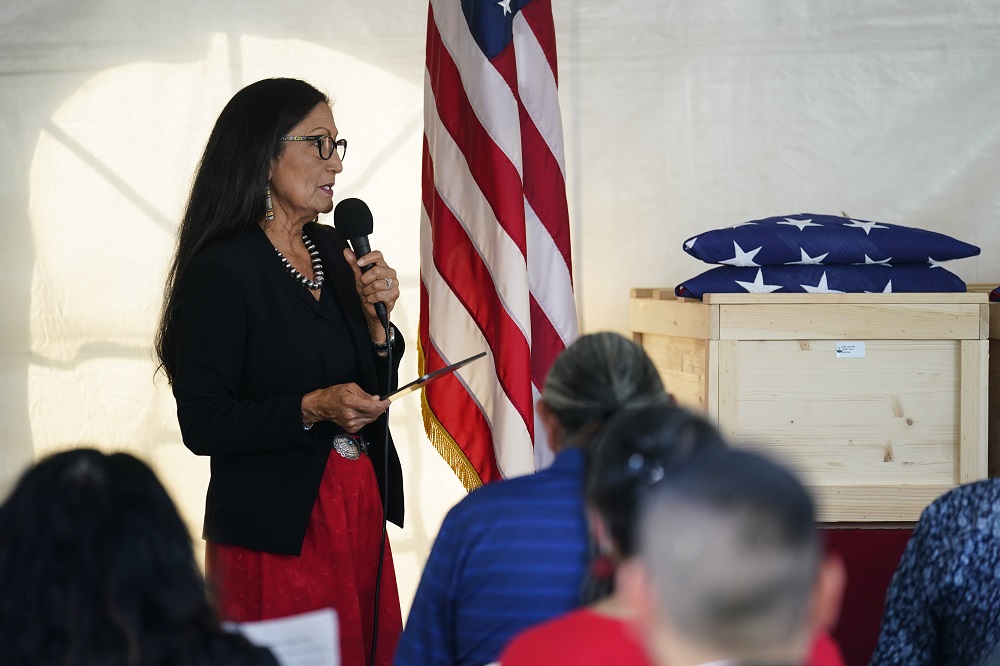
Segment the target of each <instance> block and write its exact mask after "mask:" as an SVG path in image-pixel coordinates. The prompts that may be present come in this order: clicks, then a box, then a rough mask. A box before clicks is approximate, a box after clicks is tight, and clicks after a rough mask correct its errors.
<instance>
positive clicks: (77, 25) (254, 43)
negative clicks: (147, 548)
mask: <svg viewBox="0 0 1000 666" xmlns="http://www.w3.org/2000/svg"><path fill="white" fill-rule="evenodd" d="M554 10H555V14H556V26H557V30H558V45H559V58H560V85H561V100H562V111H563V119H564V130H565V136H566V146H567V183H568V190H569V198H570V210H571V219H572V224H573V234H574V239H573V245H574V261H575V280H576V288H577V297H578V302H579V305H580V316H581V327H582V330H584V331H595V330H602V329H612V330H618V331H621V332H626V331H627V329H628V319H627V309H628V296H629V289H630V288H632V287H639V286H642V287H671V286H673V285H674V284H676V283H677V282H678V281H680V280H682V279H684V278H686V277H690V276H692V275H694V274H696V273H698V272H700V271H701V270H703V268H704V267H703V266H702V265H701V264H699V263H698V262H696V261H695V260H694V259H691V258H690V257H688V256H687V255H685V254H684V253H683V252H682V251H681V249H680V245H681V241H682V240H683V239H684V238H686V237H687V236H689V235H693V234H694V233H696V232H699V231H702V230H704V229H708V228H713V227H717V226H728V225H732V224H736V223H738V222H740V221H742V220H745V219H752V218H757V217H763V216H768V215H777V214H790V213H797V212H817V213H839V212H841V211H846V212H848V213H849V214H850V215H852V216H855V217H859V218H867V219H873V220H881V221H886V222H895V223H900V224H908V225H913V226H918V227H923V228H927V229H933V230H936V231H942V232H947V233H950V234H952V235H955V236H957V237H958V238H961V239H962V240H965V241H968V242H972V243H975V244H977V245H979V246H980V247H981V248H982V250H983V253H982V255H981V256H980V257H979V258H976V259H968V260H963V261H961V262H955V263H954V265H951V266H949V268H952V269H953V270H954V271H955V272H956V273H958V274H959V275H960V276H961V277H962V278H963V279H965V280H966V281H969V282H994V283H997V282H1000V269H997V268H996V267H995V259H994V257H995V256H996V255H997V252H998V251H1000V225H998V224H997V220H998V218H1000V188H998V187H997V186H996V178H997V174H1000V112H998V111H997V109H998V108H1000V85H998V84H997V82H998V81H1000V1H998V0H980V1H975V0H951V1H947V0H937V1H935V0H907V1H902V0H872V1H870V2H865V3H857V2H820V1H808V0H801V1H797V2H793V1H784V2H779V1H775V0H718V1H713V2H697V3H696V2H664V1H663V0H632V1H621V2H598V1H597V0H580V1H578V2H560V1H559V0H556V2H555V3H554ZM426 17H427V7H426V5H425V4H424V3H422V2H420V1H419V0H379V1H378V2H370V3H349V2H344V1H343V0H327V1H326V2H316V1H315V0H306V1H304V2H299V3H276V2H262V1H260V0H253V1H248V0H242V1H241V2H234V1H232V0H215V1H214V2H195V1H194V0H174V1H173V2H170V3H139V2H134V1H132V0H87V1H86V2H80V1H70V0H5V1H4V2H3V3H2V4H0V164H2V165H3V166H2V172H3V178H2V179H0V202H2V210H3V211H4V218H3V220H2V221H0V225H2V227H0V228H2V230H3V242H2V243H0V311H2V313H3V315H2V320H0V321H2V323H0V405H2V407H0V410H2V411H0V496H2V495H3V494H4V493H5V492H6V491H7V490H8V489H9V488H10V486H11V484H12V483H13V481H14V480H15V478H16V476H17V475H18V474H19V473H20V471H21V470H22V469H23V468H24V467H25V466H26V465H27V464H29V463H30V462H31V461H32V460H34V459H36V458H37V457H38V456H40V455H44V454H45V453H48V452H50V451H53V450H58V449H62V448H66V447H70V446H76V445H81V444H92V445H96V446H99V447H101V448H105V449H127V450H130V451H133V452H135V453H136V454H138V455H140V456H141V457H143V458H144V459H146V460H148V461H149V462H150V463H151V464H153V466H154V467H155V468H156V469H157V471H158V472H159V474H160V475H161V477H162V478H163V479H164V481H165V483H166V484H167V486H168V488H169V489H170V490H171V492H172V493H173V495H174V497H175V498H176V500H177V501H178V504H179V505H180V507H181V509H182V512H183V514H184V516H185V518H186V519H187V520H188V521H189V523H190V524H191V525H192V530H193V532H194V533H195V535H196V536H197V534H198V530H199V527H198V526H199V524H200V518H201V511H202V508H203V501H204V489H205V485H206V483H207V479H208V468H207V461H205V460H203V459H199V458H196V457H195V456H193V455H191V454H190V453H189V452H188V451H187V450H186V449H185V448H184V447H183V445H182V444H181V440H180V434H179V431H178V427H177V423H176V418H175V414H174V404H173V399H172V397H171V396H170V391H169V388H168V387H167V386H166V384H165V382H164V381H163V379H162V377H160V378H158V379H155V380H154V377H153V370H154V364H153V362H152V360H151V352H150V348H151V339H152V336H153V332H154V329H155V325H156V320H157V315H158V309H159V305H160V293H161V288H162V282H163V277H164V272H165V270H166V266H167V263H168V261H169V258H170V254H171V251H172V245H173V233H174V229H175V228H176V223H177V219H178V217H179V215H180V211H181V208H182V206H183V202H184V196H185V192H186V188H187V187H188V185H189V183H190V178H191V175H192V172H193V170H194V168H195V165H196V163H197V161H198V158H199V156H200V152H201V150H202V149H203V147H204V143H205V140H206V138H207V136H208V133H209V131H210V129H211V124H212V122H213V121H214V119H215V117H216V115H217V114H218V112H219V111H220V110H221V108H222V106H223V105H224V104H225V102H226V100H228V99H229V97H230V96H231V95H232V94H233V93H234V92H235V91H236V90H238V89H239V88H240V87H242V86H243V85H246V84H247V83H250V82H252V81H254V80H257V79H260V78H264V77H268V76H295V77H300V78H304V79H306V80H309V81H310V82H312V83H314V84H316V85H317V86H319V87H321V88H323V89H325V90H327V91H329V92H330V94H331V96H332V97H333V99H334V102H335V106H334V113H335V116H336V119H337V124H338V127H339V128H340V130H341V134H342V136H344V137H346V138H348V139H349V141H350V151H349V155H348V157H347V160H346V162H345V171H344V173H343V174H342V176H341V177H340V178H338V188H337V193H336V197H337V198H338V199H340V198H344V197H348V196H359V197H361V198H363V199H365V200H366V201H368V202H369V204H370V205H371V207H372V209H373V212H374V214H375V222H376V230H375V234H374V235H373V237H372V242H373V246H374V247H376V248H378V249H381V250H383V251H384V252H385V254H386V255H387V257H389V259H390V260H391V262H392V263H393V265H394V266H395V267H396V268H397V270H398V271H399V275H400V282H401V285H402V288H403V292H402V297H401V301H400V303H399V305H398V307H397V309H396V311H395V312H394V316H393V318H394V321H395V322H396V323H397V325H399V326H400V328H401V330H402V331H403V332H404V334H405V335H406V337H407V343H408V346H409V349H410V352H409V353H408V354H407V356H406V358H405V359H404V361H403V365H402V368H401V375H402V377H403V378H404V379H406V378H408V377H412V376H415V374H416V353H415V349H416V345H415V332H416V328H417V318H418V288H417V287H418V279H419V277H418V276H419V265H418V257H417V252H416V247H417V243H418V221H419V207H420V190H419V188H420V148H421V129H422V99H423V93H422V84H423V57H424V51H423V49H424V30H425V23H426ZM392 427H393V433H394V436H395V438H396V440H397V443H398V446H399V448H400V453H401V457H402V459H403V466H404V469H405V471H406V483H407V527H406V528H405V529H403V530H396V529H393V530H392V531H391V532H390V537H391V539H392V541H393V550H394V554H395V557H396V561H397V572H398V574H399V580H400V593H401V598H402V601H403V606H404V613H405V612H406V610H407V608H408V605H409V601H410V599H411V597H412V595H413V591H414V589H415V586H416V583H417V579H418V576H419V571H420V568H421V566H422V563H423V561H424V559H425V558H426V555H427V551H428V550H429V547H430V543H431V541H432V539H433V535H434V533H435V532H436V530H437V527H438V525H439V524H440V520H441V518H442V517H443V515H444V513H445V512H446V511H447V509H448V508H449V507H450V506H451V505H452V504H453V503H454V502H455V501H457V500H458V499H459V498H460V497H461V495H462V489H461V487H460V486H459V484H458V483H457V481H456V480H455V479H454V477H453V476H452V474H451V472H450V471H449V470H448V469H447V467H446V466H445V465H444V464H443V463H442V462H441V460H440V459H439V458H438V456H437V454H436V453H435V452H434V451H433V449H432V448H431V447H430V445H429V444H428V443H427V441H426V439H425V437H424V435H423V429H422V424H421V420H420V411H419V401H418V400H416V399H415V398H414V399H412V400H403V401H400V402H398V403H396V404H395V405H394V407H393V414H392ZM196 543H198V544H200V540H198V539H196Z"/></svg>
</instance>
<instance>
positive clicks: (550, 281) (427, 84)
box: [419, 0, 577, 489]
mask: <svg viewBox="0 0 1000 666" xmlns="http://www.w3.org/2000/svg"><path fill="white" fill-rule="evenodd" d="M556 73H557V69H556V47H555V29H554V26H553V23H552V6H551V2H550V0H500V1H499V2H498V1H497V0H462V1H461V2H456V0H431V2H430V8H429V11H428V18H427V68H426V70H425V72H424V75H425V81H424V147H423V173H422V177H423V183H422V193H423V196H422V198H423V209H422V215H421V231H420V256H421V268H420V275H421V285H420V286H421V292H420V298H421V300H420V335H419V347H420V349H419V353H420V358H419V365H420V371H421V373H424V372H430V371H433V370H436V369H438V368H440V367H443V366H444V365H447V364H449V363H453V362H455V361H457V360H461V359H463V358H465V357H467V356H471V355H472V354H475V353H477V352H479V351H483V350H486V351H488V352H489V353H488V354H487V357H486V359H484V360H483V361H476V362H475V363H472V364H470V365H469V366H467V367H466V368H465V369H463V370H462V371H461V376H458V375H457V374H456V375H451V376H449V377H447V378H445V379H442V380H439V381H437V382H434V383H432V384H430V385H428V386H427V387H425V389H424V393H423V417H424V426H425V429H426V431H427V434H428V437H429V438H430V440H431V442H432V443H433V444H434V446H435V448H436V449H437V450H438V451H439V452H440V453H441V455H442V457H443V458H444V459H445V460H446V461H447V462H448V463H449V465H451V467H452V469H453V470H454V471H455V473H456V474H457V475H458V477H459V479H460V480H461V481H462V483H463V484H464V485H465V487H466V488H467V489H471V488H475V487H477V486H479V485H482V484H483V483H488V482H490V481H494V480H497V479H500V478H504V477H508V476H516V475H518V474H524V473H528V472H532V471H534V470H535V469H536V468H537V467H540V466H543V465H545V464H547V463H548V462H549V460H550V459H551V452H550V451H549V448H548V446H547V444H546V443H545V442H544V441H543V434H544V433H543V432H542V428H541V427H540V426H538V425H536V423H535V411H534V402H535V400H536V399H537V398H538V397H539V395H540V389H541V387H542V383H543V382H544V379H545V375H546V373H547V372H548V370H549V367H550V366H551V364H552V361H553V360H554V359H555V357H556V356H557V355H558V354H559V353H560V352H561V351H562V350H563V349H564V348H565V347H566V345H568V344H569V343H570V342H572V341H573V339H574V338H575V337H576V335H577V321H576V306H575V302H574V300H573V281H572V263H571V260H570V237H569V215H568V208H567V203H566V185H565V174H566V170H565V162H564V159H563V139H562V121H561V119H560V116H559V102H558V95H557V87H556V86H557V74H556Z"/></svg>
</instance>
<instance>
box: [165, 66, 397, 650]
mask: <svg viewBox="0 0 1000 666" xmlns="http://www.w3.org/2000/svg"><path fill="white" fill-rule="evenodd" d="M346 151H347V141H346V139H344V138H341V137H339V135H338V128H337V125H336V124H335V122H334V118H333V113H332V110H331V106H330V102H329V99H328V98H327V97H326V95H324V94H323V93H321V92H320V91H318V90H317V89H315V88H314V87H313V86H311V85H309V84H308V83H305V82H303V81H298V80H295V79H267V80H263V81H258V82H257V83H254V84H251V85H249V86H247V87H246V88H244V89H243V90H241V91H239V92H238V93H237V94H236V95H235V96H234V97H233V98H232V99H231V100H230V101H229V103H228V104H227V105H226V107H225V109H223V111H222V113H221V115H220V116H219V118H218V120H217V121H216V124H215V127H214V129H213V130H212V133H211V136H210V137H209V140H208V145H207V146H206V148H205V153H204V155H203V157H202V159H201V163H200V164H199V166H198V171H197V173H196V174H195V178H194V183H193V185H192V188H191V195H190V199H189V200H188V204H187V209H186V211H185V214H184V219H183V221H182V222H181V225H180V230H179V235H178V243H177V252H176V254H175V256H174V261H173V264H172V266H171V269H170V273H169V276H168V279H167V284H166V289H165V293H164V306H163V312H162V316H161V321H160V326H159V329H158V332H157V340H156V351H157V354H158V356H159V360H160V361H161V368H162V369H163V371H164V372H165V374H166V375H167V377H168V378H169V379H170V381H171V384H172V387H173V392H174V397H175V398H176V400H177V416H178V420H179V422H180V426H181V433H182V435H183V437H184V443H185V445H186V446H187V447H188V448H189V449H191V450H192V451H193V452H194V453H196V454H198V455H208V456H211V459H212V461H211V467H212V477H211V482H210V484H209V489H208V496H207V500H206V508H205V526H204V536H205V538H206V540H207V541H208V545H207V563H206V566H207V573H208V576H209V582H210V584H212V585H214V587H215V590H216V593H217V595H218V604H219V609H220V613H221V614H222V615H223V617H225V618H226V619H233V620H239V621H247V620H260V619H267V618H273V617H278V616H284V615H291V614H295V613H299V612H304V611H309V610H314V609H317V608H322V607H331V606H332V607H333V608H334V609H335V610H336V612H337V615H338V618H339V622H340V639H341V651H342V656H343V663H344V664H345V665H346V666H352V665H361V664H369V663H379V664H388V663H389V661H390V659H391V656H392V652H393V650H394V648H395V643H396V641H397V639H398V636H399V633H400V631H401V630H402V621H401V618H400V611H399V599H398V592H397V590H396V581H395V574H394V572H393V565H392V555H391V552H390V550H389V544H388V542H387V541H386V540H385V533H384V519H388V520H392V521H393V522H395V523H397V524H402V520H403V496H402V490H403V488H402V472H401V469H400V465H399V458H398V456H397V455H396V451H395V448H394V447H393V444H392V439H391V437H390V435H389V430H388V425H387V416H386V414H385V412H386V409H387V408H388V406H389V402H388V401H386V400H381V399H380V398H379V395H384V394H385V393H386V392H388V390H389V389H390V388H391V386H390V385H391V384H392V380H391V378H392V377H394V376H395V371H396V369H397V368H398V364H399V359H400V356H401V355H402V352H403V343H402V337H401V336H399V335H396V330H395V328H394V327H392V326H391V325H389V326H388V327H385V328H383V326H382V324H381V323H380V321H379V318H378V315H377V313H376V310H375V305H376V304H377V303H382V304H384V306H385V308H386V310H387V312H389V313H391V312H392V308H393V305H394V304H395V302H396V299H397V298H398V297H399V287H398V283H397V279H396V272H395V271H394V270H393V269H392V268H391V267H390V266H388V265H387V264H386V262H385V260H384V258H383V257H382V255H381V253H379V252H377V251H376V252H371V253H369V254H367V255H365V256H364V257H361V258H356V257H355V256H354V254H353V253H352V252H351V250H350V249H348V248H347V245H346V243H345V242H344V241H343V240H342V239H341V238H340V237H339V236H338V235H337V234H336V232H335V231H334V229H333V228H332V227H329V226H327V225H324V224H320V223H318V221H317V216H318V215H320V214H322V213H329V212H330V211H331V210H332V209H333V193H334V187H335V181H336V178H337V176H338V175H339V174H340V173H341V171H342V170H343V160H344V157H345V156H346ZM362 268H365V269H366V270H365V272H363V273H362V271H361V269H362ZM390 359H391V361H392V363H391V367H388V366H389V365H390V363H389V360H390ZM376 618H377V619H376Z"/></svg>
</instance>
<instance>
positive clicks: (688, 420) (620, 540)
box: [500, 406, 725, 666]
mask: <svg viewBox="0 0 1000 666" xmlns="http://www.w3.org/2000/svg"><path fill="white" fill-rule="evenodd" d="M595 440H596V441H594V442H592V443H591V445H589V446H588V448H589V449H591V450H592V454H591V459H590V465H589V470H588V473H587V485H586V493H587V494H586V497H587V514H588V517H589V520H590V525H591V534H592V535H593V538H594V542H595V545H596V547H597V551H598V552H599V553H601V555H600V556H599V557H598V558H597V559H596V560H595V563H596V564H597V566H596V568H595V569H596V570H595V571H593V573H594V574H599V573H605V576H606V577H607V578H608V579H610V578H611V577H612V576H613V570H614V567H615V566H616V565H617V564H618V563H619V562H621V561H623V560H626V559H628V558H630V557H632V556H633V554H634V546H635V537H634V531H633V524H634V521H635V514H636V512H637V510H638V505H639V502H640V500H641V498H642V497H643V496H644V495H645V493H646V492H647V491H648V489H649V488H650V487H651V485H652V484H653V483H655V482H656V481H657V480H658V478H659V477H662V475H663V470H664V469H666V468H667V467H669V466H670V465H673V464H675V463H676V462H677V461H678V460H683V459H685V458H686V457H687V456H689V455H691V453H692V452H694V451H697V450H699V449H702V448H709V447H719V448H721V447H723V446H725V443H724V442H723V440H722V436H721V435H720V434H719V433H718V431H717V430H716V429H715V428H714V427H713V426H712V425H710V424H709V423H708V422H707V421H705V420H704V419H702V418H701V417H698V416H695V415H694V414H692V413H690V412H688V411H687V410H684V409H682V408H680V407H674V406H659V407H647V408H645V409H639V410H628V411H624V412H620V413H619V414H618V415H617V416H616V417H615V418H614V419H612V421H611V422H610V423H609V424H608V426H607V428H606V429H604V430H603V431H602V432H601V434H600V435H599V436H598V437H596V438H595ZM598 582H599V581H598ZM629 615H630V613H629V610H628V607H627V606H626V605H625V602H624V600H623V599H622V598H621V594H620V592H619V591H618V590H617V589H614V590H611V591H610V594H608V595H607V596H604V597H603V598H601V599H600V600H598V601H596V603H593V604H591V605H589V606H586V607H584V608H581V609H579V610H576V611H573V612H570V613H568V614H566V615H562V616H560V617H558V618H555V619H553V620H549V621H548V622H544V623H542V624H540V625H538V626H536V627H532V628H531V629H528V630H526V631H525V632H523V633H521V634H519V635H518V636H517V637H516V638H515V639H514V640H513V641H512V642H511V643H510V645H508V646H507V648H506V649H505V650H504V652H503V654H502V655H501V656H500V663H501V664H502V665H503V666H533V665H534V664H548V665H550V666H557V665H560V664H565V665H567V666H570V665H579V666H583V665H586V664H594V665H595V666H597V665H603V664H616V665H620V666H630V665H635V666H646V665H647V664H652V662H651V661H650V660H649V658H648V657H647V656H646V653H645V650H644V649H643V647H642V645H641V644H640V643H639V641H638V640H636V638H635V637H634V635H633V633H632V630H631V627H629V626H628V620H629Z"/></svg>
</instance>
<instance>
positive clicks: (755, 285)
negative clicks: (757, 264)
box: [734, 268, 781, 294]
mask: <svg viewBox="0 0 1000 666" xmlns="http://www.w3.org/2000/svg"><path fill="white" fill-rule="evenodd" d="M734 282H736V284H738V285H740V286H741V287H743V288H744V289H746V290H747V291H748V292H749V293H751V294H770V293H771V292H772V291H778V290H779V289H781V285H780V284H764V271H763V270H762V269H760V268H758V269H757V277H756V278H754V281H753V282H741V281H740V280H734Z"/></svg>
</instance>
